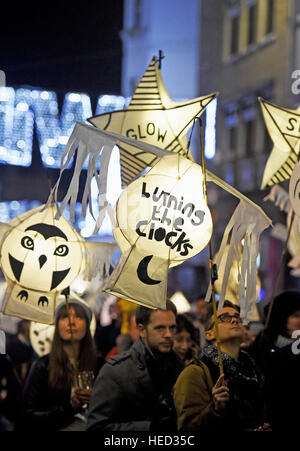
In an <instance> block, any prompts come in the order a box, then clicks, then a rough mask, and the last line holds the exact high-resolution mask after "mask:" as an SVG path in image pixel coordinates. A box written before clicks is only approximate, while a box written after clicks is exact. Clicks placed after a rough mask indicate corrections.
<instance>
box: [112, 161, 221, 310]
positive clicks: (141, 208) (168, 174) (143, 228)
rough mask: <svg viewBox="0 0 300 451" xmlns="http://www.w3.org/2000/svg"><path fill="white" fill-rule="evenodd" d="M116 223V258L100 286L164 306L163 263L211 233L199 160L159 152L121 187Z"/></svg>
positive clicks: (192, 251) (176, 260) (182, 256)
mask: <svg viewBox="0 0 300 451" xmlns="http://www.w3.org/2000/svg"><path fill="white" fill-rule="evenodd" d="M116 225H117V227H116V228H115V229H114V236H115V238H116V241H117V243H118V244H119V246H120V248H121V251H122V258H121V260H120V262H119V264H118V266H117V267H116V269H115V271H114V273H113V276H112V277H111V279H110V281H109V285H110V286H109V287H107V288H109V289H107V290H106V291H109V292H111V293H113V294H116V295H117V296H119V297H124V298H125V299H129V300H132V301H134V302H137V303H140V304H143V305H147V306H152V307H159V308H164V307H165V303H166V282H167V272H168V268H169V266H175V265H178V264H180V263H182V262H183V261H184V260H186V259H188V258H190V257H193V256H194V255H196V254H198V253H199V252H200V251H201V250H202V249H203V248H204V247H205V246H206V245H207V244H208V242H209V240H210V238H211V234H212V219H211V214H210V211H209V209H208V207H207V205H206V202H205V199H204V195H203V175H202V169H201V166H199V165H198V164H196V163H194V162H192V161H191V160H188V159H187V158H184V157H182V156H180V155H176V154H175V155H167V156H164V157H162V158H161V159H160V160H159V161H158V162H157V164H156V165H155V166H154V167H153V168H152V169H151V170H150V171H149V172H148V173H147V174H146V175H144V176H142V177H140V178H139V179H138V180H136V181H134V182H132V183H131V184H130V185H129V186H128V187H127V188H126V190H124V191H123V193H122V194H121V196H120V198H119V200H118V202H117V205H116Z"/></svg>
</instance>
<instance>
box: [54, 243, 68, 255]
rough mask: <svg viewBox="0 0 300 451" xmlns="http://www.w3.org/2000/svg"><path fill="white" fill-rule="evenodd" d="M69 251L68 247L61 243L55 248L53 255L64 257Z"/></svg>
mask: <svg viewBox="0 0 300 451" xmlns="http://www.w3.org/2000/svg"><path fill="white" fill-rule="evenodd" d="M68 253H69V248H68V246H66V245H65V244H61V245H60V246H58V247H57V248H56V249H55V252H54V255H58V256H59V257H65V256H66V255H68Z"/></svg>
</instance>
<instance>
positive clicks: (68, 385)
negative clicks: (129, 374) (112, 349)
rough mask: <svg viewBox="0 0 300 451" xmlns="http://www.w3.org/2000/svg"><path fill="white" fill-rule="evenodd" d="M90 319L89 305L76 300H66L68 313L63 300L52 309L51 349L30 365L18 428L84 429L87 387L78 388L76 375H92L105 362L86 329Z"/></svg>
mask: <svg viewBox="0 0 300 451" xmlns="http://www.w3.org/2000/svg"><path fill="white" fill-rule="evenodd" d="M91 318H92V311H91V310H90V308H89V307H88V306H87V305H86V304H84V303H82V302H79V301H77V300H76V299H70V300H69V312H68V310H67V307H66V305H65V303H62V304H60V305H59V306H58V308H57V309H56V313H55V325H56V327H55V332H54V338H53V342H52V346H51V352H50V354H47V355H45V356H43V357H40V358H39V359H38V360H36V362H35V363H34V364H33V365H32V367H31V370H30V373H29V375H28V377H27V379H26V383H25V388H24V395H23V410H24V413H23V419H22V422H21V423H20V424H19V425H18V426H19V427H18V429H21V430H24V429H25V430H26V431H27V430H33V431H36V430H38V431H39V432H40V431H47V432H49V431H58V430H84V429H85V425H84V418H83V415H84V414H85V405H87V403H88V402H89V399H90V395H91V388H88V387H80V383H79V382H80V381H79V380H78V377H77V376H78V373H79V372H82V371H88V372H90V373H92V374H93V375H94V377H95V376H96V375H97V372H98V371H99V366H100V365H101V364H104V362H105V361H100V362H99V359H98V358H97V352H96V347H95V344H94V342H93V339H92V337H91V333H90V328H89V325H90V321H91ZM71 328H72V332H71ZM72 335H73V340H72Z"/></svg>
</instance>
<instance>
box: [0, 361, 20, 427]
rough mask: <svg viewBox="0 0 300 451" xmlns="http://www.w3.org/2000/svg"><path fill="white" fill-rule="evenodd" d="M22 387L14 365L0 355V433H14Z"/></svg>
mask: <svg viewBox="0 0 300 451" xmlns="http://www.w3.org/2000/svg"><path fill="white" fill-rule="evenodd" d="M21 394H22V393H21V386H20V384H19V381H18V378H17V376H16V373H15V370H14V367H13V365H12V363H11V362H10V361H9V360H8V359H7V356H6V355H4V354H0V431H12V430H14V428H15V424H16V422H17V421H18V418H19V413H20V410H21Z"/></svg>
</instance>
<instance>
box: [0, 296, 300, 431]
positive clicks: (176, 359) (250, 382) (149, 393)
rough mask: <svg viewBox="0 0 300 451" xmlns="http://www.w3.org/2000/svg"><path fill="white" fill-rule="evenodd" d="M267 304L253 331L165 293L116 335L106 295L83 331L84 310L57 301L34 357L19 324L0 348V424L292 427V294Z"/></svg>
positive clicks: (295, 318)
mask: <svg viewBox="0 0 300 451" xmlns="http://www.w3.org/2000/svg"><path fill="white" fill-rule="evenodd" d="M273 301H274V302H273V303H272V310H270V313H271V314H270V316H269V320H268V323H267V324H265V327H264V329H263V330H262V331H261V332H260V333H259V334H258V335H257V336H254V335H253V334H251V330H250V328H249V326H247V325H244V324H243V323H242V321H241V318H240V311H239V307H238V306H237V305H235V304H233V303H231V302H230V301H225V302H224V305H223V307H222V308H221V309H217V311H216V312H214V311H213V305H212V303H206V302H205V301H204V299H203V297H199V299H198V300H197V302H196V303H195V307H196V310H195V312H194V313H189V314H178V313H177V310H176V307H175V305H174V304H173V303H172V302H171V301H170V300H168V301H167V305H166V309H164V310H162V309H149V308H146V307H144V306H138V307H137V308H136V309H135V311H134V313H133V314H132V318H131V320H132V321H131V323H132V324H133V323H134V326H132V330H133V329H134V331H133V332H132V333H126V334H122V333H121V325H122V311H121V310H120V309H118V305H117V302H116V304H115V315H114V318H113V321H112V322H111V324H109V325H106V326H105V327H103V326H101V324H99V321H98V325H97V329H96V333H95V335H94V336H92V334H91V328H90V324H91V319H92V313H93V312H92V310H91V309H90V307H89V306H88V305H87V304H86V303H83V302H80V301H79V300H78V299H76V298H75V299H72V298H71V299H69V303H68V306H67V305H66V304H65V303H62V304H60V305H59V306H58V307H57V308H56V311H55V332H54V337H53V341H52V345H51V350H50V353H49V354H46V355H43V356H41V357H39V356H38V355H37V354H36V353H35V351H34V349H33V348H32V346H31V343H30V337H29V322H28V321H26V320H23V321H21V322H20V325H19V331H18V334H17V335H16V336H15V337H10V339H9V340H8V343H7V349H6V355H4V354H2V355H0V430H2V431H22V430H26V431H30V430H31V429H32V430H36V429H37V427H38V430H39V431H43V430H44V431H154V432H159V433H160V434H163V433H166V434H167V433H168V434H169V433H170V432H171V433H172V432H173V433H175V432H182V433H186V432H198V431H199V432H200V431H207V432H211V431H214V430H219V431H222V430H223V431H225V430H231V431H232V430H234V431H292V430H296V424H297V407H298V405H300V395H299V390H298V387H297V382H298V379H299V377H300V339H299V338H300V292H299V291H296V290H288V291H284V292H282V293H280V294H278V295H277V296H276V297H275V298H274V300H273ZM268 308H269V306H267V309H268ZM266 313H267V312H266ZM298 337H299V338H298ZM298 344H299V345H298Z"/></svg>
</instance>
